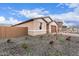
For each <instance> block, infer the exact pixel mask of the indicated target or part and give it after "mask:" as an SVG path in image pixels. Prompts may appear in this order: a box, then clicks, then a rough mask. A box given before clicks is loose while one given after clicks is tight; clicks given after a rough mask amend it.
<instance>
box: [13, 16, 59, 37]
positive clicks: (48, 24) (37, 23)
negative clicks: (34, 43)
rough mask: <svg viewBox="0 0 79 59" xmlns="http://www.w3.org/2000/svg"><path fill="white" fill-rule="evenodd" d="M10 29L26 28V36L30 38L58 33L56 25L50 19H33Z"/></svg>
mask: <svg viewBox="0 0 79 59" xmlns="http://www.w3.org/2000/svg"><path fill="white" fill-rule="evenodd" d="M12 27H28V34H29V35H32V36H35V35H41V34H46V33H56V32H58V25H57V24H56V22H55V21H53V20H52V19H51V18H50V17H38V18H33V19H30V20H27V21H24V22H22V23H19V24H16V25H13V26H12Z"/></svg>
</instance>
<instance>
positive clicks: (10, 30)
mask: <svg viewBox="0 0 79 59" xmlns="http://www.w3.org/2000/svg"><path fill="white" fill-rule="evenodd" d="M25 35H28V28H27V27H0V38H14V37H21V36H25Z"/></svg>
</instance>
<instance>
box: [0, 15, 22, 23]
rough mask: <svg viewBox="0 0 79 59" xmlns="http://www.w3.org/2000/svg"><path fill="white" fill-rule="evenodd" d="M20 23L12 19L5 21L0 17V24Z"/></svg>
mask: <svg viewBox="0 0 79 59" xmlns="http://www.w3.org/2000/svg"><path fill="white" fill-rule="evenodd" d="M20 22H21V21H18V20H17V19H14V18H12V17H11V18H9V19H6V18H5V17H3V16H0V24H17V23H20Z"/></svg>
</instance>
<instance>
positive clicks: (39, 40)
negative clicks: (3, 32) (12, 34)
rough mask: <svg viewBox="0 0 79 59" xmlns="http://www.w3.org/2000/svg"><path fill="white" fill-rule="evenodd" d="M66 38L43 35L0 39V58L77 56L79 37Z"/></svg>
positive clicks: (78, 54) (78, 53)
mask: <svg viewBox="0 0 79 59" xmlns="http://www.w3.org/2000/svg"><path fill="white" fill-rule="evenodd" d="M67 38H68V36H64V35H57V36H56V35H53V34H45V35H38V36H24V37H19V38H9V39H0V56H79V37H70V40H66V39H67ZM8 40H10V41H8Z"/></svg>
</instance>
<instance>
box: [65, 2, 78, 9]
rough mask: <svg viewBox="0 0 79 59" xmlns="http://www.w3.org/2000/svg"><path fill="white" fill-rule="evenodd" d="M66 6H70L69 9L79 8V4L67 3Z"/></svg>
mask: <svg viewBox="0 0 79 59" xmlns="http://www.w3.org/2000/svg"><path fill="white" fill-rule="evenodd" d="M65 5H66V6H68V7H69V8H76V7H78V6H79V4H78V3H66V4H65Z"/></svg>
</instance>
